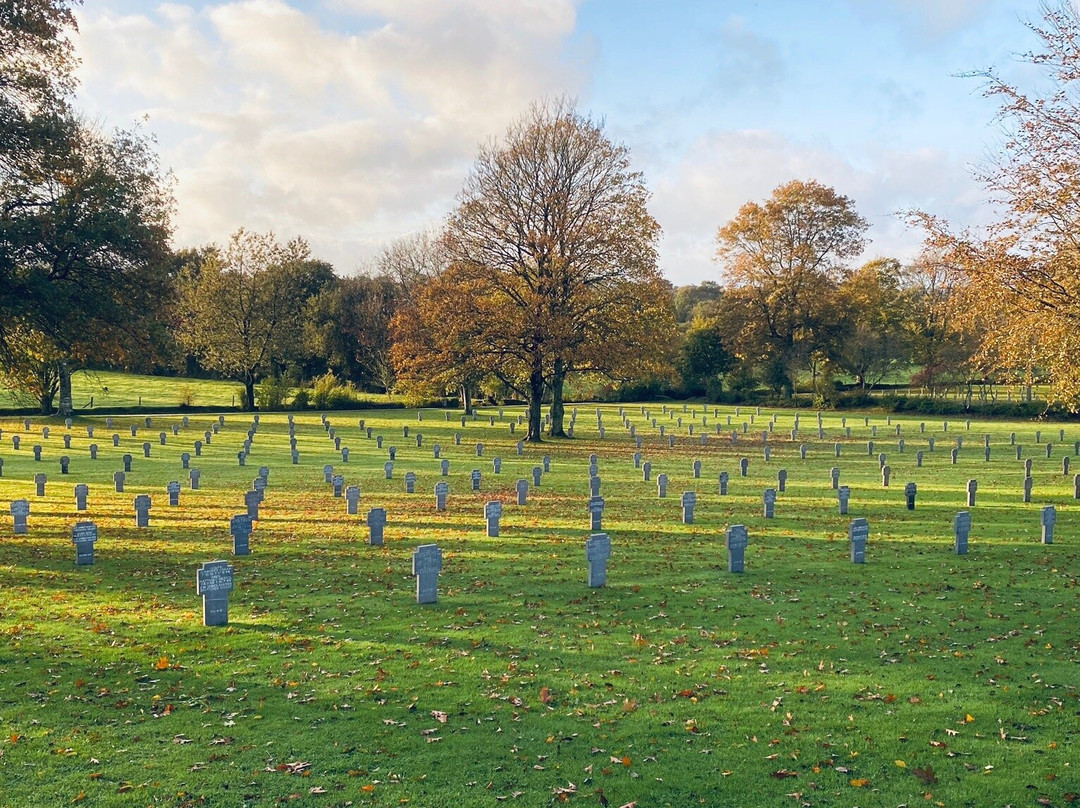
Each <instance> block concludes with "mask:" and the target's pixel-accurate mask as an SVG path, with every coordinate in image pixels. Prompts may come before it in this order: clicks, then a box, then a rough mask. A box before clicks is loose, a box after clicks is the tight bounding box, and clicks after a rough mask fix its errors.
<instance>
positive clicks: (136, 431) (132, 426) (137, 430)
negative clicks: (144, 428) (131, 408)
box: [130, 424, 139, 438]
mask: <svg viewBox="0 0 1080 808" xmlns="http://www.w3.org/2000/svg"><path fill="white" fill-rule="evenodd" d="M130 427H131V437H133V438H134V437H135V436H136V435H138V434H139V429H138V427H136V426H135V424H131V425H130Z"/></svg>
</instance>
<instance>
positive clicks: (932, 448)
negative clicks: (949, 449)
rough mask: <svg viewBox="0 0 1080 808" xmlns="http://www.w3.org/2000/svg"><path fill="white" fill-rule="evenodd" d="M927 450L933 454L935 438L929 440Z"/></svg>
mask: <svg viewBox="0 0 1080 808" xmlns="http://www.w3.org/2000/svg"><path fill="white" fill-rule="evenodd" d="M926 448H927V449H929V450H930V451H931V452H932V451H934V439H933V438H930V439H928V440H927V441H926Z"/></svg>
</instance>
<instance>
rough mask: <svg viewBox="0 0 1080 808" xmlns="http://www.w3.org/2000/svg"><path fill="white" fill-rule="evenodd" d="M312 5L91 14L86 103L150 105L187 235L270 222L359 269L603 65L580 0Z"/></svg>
mask: <svg viewBox="0 0 1080 808" xmlns="http://www.w3.org/2000/svg"><path fill="white" fill-rule="evenodd" d="M301 8H303V5H301V4H294V5H290V4H288V3H286V2H284V0H239V1H238V2H230V3H218V4H210V5H207V6H206V7H204V8H199V9H197V8H195V7H194V6H191V5H187V4H183V3H168V4H163V5H160V6H157V7H156V8H154V9H153V10H150V11H145V12H143V13H139V14H119V13H113V12H110V11H109V10H108V8H107V4H104V3H96V4H92V5H91V6H88V7H83V8H82V9H81V10H80V14H79V24H80V31H81V33H80V36H79V38H78V42H77V47H78V49H79V55H80V57H81V58H82V61H83V64H82V68H81V71H80V77H81V79H82V82H83V87H84V91H83V92H82V93H81V99H82V100H83V102H84V103H87V102H88V104H89V106H90V109H89V112H90V113H91V114H92V115H94V116H102V115H104V116H106V118H107V120H108V122H109V123H110V124H119V125H124V124H126V122H127V121H129V120H131V119H133V118H140V117H142V116H144V115H146V116H148V118H149V128H150V129H151V131H154V132H155V133H156V134H157V135H158V138H159V147H160V152H161V157H162V163H163V164H164V165H166V166H171V167H172V168H173V169H174V170H175V173H176V176H177V179H178V187H177V197H178V215H177V220H176V224H177V235H176V241H177V243H178V244H198V243H204V242H206V241H210V240H216V241H221V240H224V239H225V238H226V236H227V235H228V234H229V233H230V232H231V231H233V230H235V229H236V228H237V227H239V226H241V225H243V226H247V227H252V228H258V229H269V228H272V229H274V230H275V231H277V232H278V233H279V234H280V235H282V236H284V237H288V236H291V235H294V234H300V235H303V236H305V237H306V238H308V239H309V240H310V241H311V242H312V245H313V248H314V249H315V252H316V253H317V254H318V255H320V256H321V257H324V258H326V259H328V260H330V261H332V262H333V263H334V264H335V265H336V266H337V268H338V269H339V271H344V272H348V271H351V270H352V269H354V268H355V266H356V265H357V263H358V262H359V260H360V259H361V257H362V255H361V254H362V253H365V252H372V251H374V250H375V249H376V248H377V247H378V246H379V245H380V244H381V243H382V242H383V241H385V240H386V239H387V238H390V237H394V236H397V235H400V234H404V233H407V232H409V231H411V230H413V229H417V228H420V227H423V226H424V225H425V224H426V223H428V222H429V221H430V220H431V219H432V218H438V217H440V216H441V215H442V214H443V213H445V211H447V210H448V209H449V208H450V206H451V205H452V203H453V197H454V194H455V193H456V191H457V190H458V189H459V188H460V187H461V184H462V181H463V180H464V175H465V172H466V171H467V169H468V166H469V164H470V163H471V160H472V158H473V156H474V154H475V151H476V146H477V144H478V143H479V142H480V141H483V140H485V139H487V138H488V137H491V136H493V135H497V134H499V133H500V132H501V131H502V130H503V129H505V127H506V125H507V124H508V123H509V122H510V120H512V119H513V118H514V117H516V116H518V115H520V114H521V113H522V112H524V111H525V107H526V106H527V104H528V103H529V101H530V100H534V99H538V98H541V97H543V96H546V95H554V94H559V93H564V92H565V93H569V94H571V95H573V94H576V93H577V92H579V91H580V89H581V87H582V86H583V84H584V81H585V76H586V73H587V54H582V53H580V52H578V51H575V50H574V49H573V47H572V46H570V45H568V39H569V37H570V35H571V34H572V33H573V31H574V26H575V20H576V8H575V4H574V2H572V0H533V1H532V2H530V3H528V4H526V5H525V6H523V5H522V4H521V3H515V4H504V3H489V2H485V0H414V2H408V3H402V2H391V1H390V0H336V1H335V2H334V3H331V4H330V5H329V6H328V8H327V9H323V12H324V13H330V14H333V13H336V14H337V18H335V19H334V20H333V22H334V26H333V28H329V27H327V26H326V24H325V21H320V18H319V17H318V16H317V15H316V14H315V13H313V12H311V13H309V12H306V11H302V10H301ZM339 23H340V24H339ZM350 25H351V26H352V28H350Z"/></svg>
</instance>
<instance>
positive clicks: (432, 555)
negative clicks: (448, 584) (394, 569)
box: [412, 418, 464, 604]
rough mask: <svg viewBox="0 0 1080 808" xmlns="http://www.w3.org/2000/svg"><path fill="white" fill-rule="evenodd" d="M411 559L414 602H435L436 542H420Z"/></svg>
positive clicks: (438, 556)
mask: <svg viewBox="0 0 1080 808" xmlns="http://www.w3.org/2000/svg"><path fill="white" fill-rule="evenodd" d="M462 420H464V418H463V419H462ZM412 560H413V575H415V576H416V602H417V603H419V604H423V603H435V602H436V601H437V600H438V594H439V573H440V572H442V550H440V549H439V546H438V545H436V544H422V545H420V546H419V547H417V548H416V550H414V551H413V557H412Z"/></svg>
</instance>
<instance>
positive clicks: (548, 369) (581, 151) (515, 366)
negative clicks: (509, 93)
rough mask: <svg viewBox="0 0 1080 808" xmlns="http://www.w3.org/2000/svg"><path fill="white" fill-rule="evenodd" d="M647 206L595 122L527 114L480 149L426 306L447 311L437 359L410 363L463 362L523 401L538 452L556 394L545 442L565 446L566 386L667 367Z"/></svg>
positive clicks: (665, 306)
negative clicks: (447, 264)
mask: <svg viewBox="0 0 1080 808" xmlns="http://www.w3.org/2000/svg"><path fill="white" fill-rule="evenodd" d="M648 197H649V192H648V189H647V188H646V186H645V180H644V177H643V176H642V175H641V173H640V172H636V171H633V170H632V169H631V167H630V154H629V151H628V149H627V148H626V147H625V146H623V145H620V144H616V143H613V142H612V141H611V140H609V139H608V138H607V136H606V135H605V134H604V131H603V125H602V124H601V123H599V122H597V121H594V120H592V119H590V118H588V117H587V116H585V115H583V114H581V113H579V112H578V111H577V109H576V107H575V105H574V103H573V102H572V101H570V100H567V99H565V98H561V99H557V100H552V101H547V102H543V103H538V104H535V105H533V107H532V108H531V109H530V110H529V111H528V112H527V113H526V114H525V115H524V116H523V117H522V118H521V119H519V120H517V121H515V122H514V123H513V124H511V125H510V127H509V128H508V129H507V131H506V134H505V135H504V137H503V138H502V140H501V141H493V142H491V143H488V144H485V145H483V146H481V148H480V151H479V154H478V156H477V158H476V162H475V163H474V165H473V168H472V171H471V172H470V174H469V177H468V179H467V180H466V182H465V186H464V188H463V190H462V192H461V194H460V196H459V204H458V207H457V209H456V210H455V211H454V213H453V214H452V215H451V216H450V218H449V221H448V222H447V228H446V237H445V244H446V249H447V255H448V258H449V260H450V261H451V262H453V267H452V268H451V269H450V270H448V271H447V272H445V273H443V274H442V275H441V276H439V278H437V279H436V280H435V281H432V283H431V284H430V286H434V288H433V289H429V290H427V294H426V303H427V304H428V305H435V304H436V303H438V305H440V306H441V308H440V309H439V310H438V312H437V313H436V319H437V321H438V326H439V329H438V333H436V334H435V335H434V339H435V341H436V343H438V344H439V345H440V346H441V347H440V349H439V350H437V351H434V352H432V356H431V357H429V359H426V360H417V358H416V357H413V360H412V361H414V362H415V361H429V360H434V358H435V357H436V356H441V357H443V358H444V359H445V360H446V361H451V360H452V359H454V358H458V359H460V360H462V361H459V362H458V363H457V364H459V365H461V366H462V367H465V366H466V365H467V366H468V368H470V369H476V371H477V372H479V371H486V372H489V373H492V374H494V375H496V376H497V377H498V378H499V379H501V380H502V381H503V382H504V383H505V384H506V385H508V386H509V387H510V388H511V389H513V390H516V391H518V392H519V393H520V394H521V395H522V396H523V397H524V398H526V399H527V400H528V403H529V429H528V439H529V440H530V441H538V440H541V429H542V422H541V415H540V412H541V409H540V408H541V402H542V400H543V398H544V395H545V393H546V392H548V391H550V392H551V395H552V406H551V416H552V425H551V434H552V435H554V436H561V435H563V384H564V382H565V380H566V378H567V376H568V375H569V374H571V373H578V372H598V373H604V374H608V375H611V376H613V377H615V378H628V377H633V376H637V375H639V374H640V373H642V372H647V371H648V370H649V368H650V367H651V366H652V365H654V364H657V365H658V364H659V361H657V360H661V361H662V358H663V356H664V349H665V346H666V344H667V337H668V335H669V334H670V329H671V327H672V323H673V317H672V315H671V306H670V297H671V295H670V287H668V286H667V285H666V284H665V282H664V281H663V279H662V278H661V276H660V273H659V271H658V270H657V267H656V242H657V240H658V239H659V236H660V226H659V225H658V224H657V222H656V220H655V219H653V217H652V216H651V215H650V214H649V212H648V210H647V208H646V202H647V201H648ZM444 292H445V294H444ZM423 305H424V303H423V302H422V303H421V308H422V307H423ZM399 356H400V354H399Z"/></svg>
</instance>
